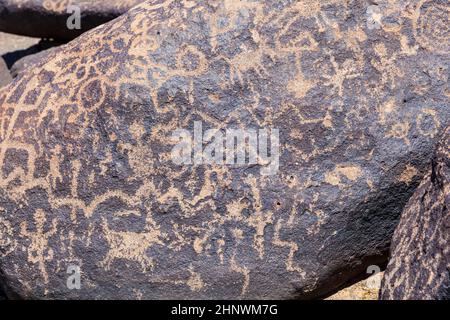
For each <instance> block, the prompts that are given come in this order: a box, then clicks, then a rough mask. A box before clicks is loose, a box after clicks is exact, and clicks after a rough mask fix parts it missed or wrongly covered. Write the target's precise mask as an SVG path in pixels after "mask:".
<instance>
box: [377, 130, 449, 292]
mask: <svg viewBox="0 0 450 320" xmlns="http://www.w3.org/2000/svg"><path fill="white" fill-rule="evenodd" d="M380 298H381V299H385V300H393V299H394V300H430V299H431V300H437V299H439V300H450V127H449V128H447V130H446V131H445V133H444V136H443V139H442V142H441V143H440V144H439V147H438V149H437V151H436V154H435V156H434V158H433V161H432V169H431V172H430V173H429V174H427V176H426V177H425V178H424V180H423V181H422V183H421V184H420V186H419V187H418V188H417V190H416V192H415V193H414V195H413V196H412V197H411V199H410V200H409V202H408V204H407V206H406V207H405V209H404V211H403V213H402V217H401V220H400V224H399V225H398V227H397V229H396V230H395V233H394V237H393V239H392V246H391V258H390V261H389V264H388V267H387V270H386V272H385V273H384V278H383V283H382V287H381V294H380Z"/></svg>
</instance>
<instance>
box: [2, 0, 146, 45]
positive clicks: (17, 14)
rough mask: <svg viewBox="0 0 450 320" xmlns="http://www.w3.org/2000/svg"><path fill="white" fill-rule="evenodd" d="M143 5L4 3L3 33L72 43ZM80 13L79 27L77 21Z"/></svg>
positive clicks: (118, 0) (129, 1)
mask: <svg viewBox="0 0 450 320" xmlns="http://www.w3.org/2000/svg"><path fill="white" fill-rule="evenodd" d="M141 2H143V0H0V31H3V32H8V33H14V34H20V35H24V36H29V37H38V38H54V39H65V40H70V39H74V38H76V37H77V36H79V35H80V34H82V33H83V32H86V31H87V30H90V29H92V28H95V27H97V26H99V25H101V24H103V23H105V22H108V21H110V20H112V19H115V18H117V17H118V16H120V15H121V14H123V13H125V12H127V11H128V10H129V9H131V8H132V7H133V6H135V5H137V4H139V3H141ZM78 10H79V11H78ZM78 13H79V16H80V17H81V19H80V24H79V25H77V24H76V23H75V20H73V18H75V17H77V16H78ZM18 21H20V23H18ZM68 22H69V23H68ZM68 25H69V26H70V28H69V27H68ZM78 27H79V28H78Z"/></svg>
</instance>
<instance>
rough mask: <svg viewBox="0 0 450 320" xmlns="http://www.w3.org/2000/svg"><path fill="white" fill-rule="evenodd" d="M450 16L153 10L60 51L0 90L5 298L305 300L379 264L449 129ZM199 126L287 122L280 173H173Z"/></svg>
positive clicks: (203, 7) (361, 5)
mask: <svg viewBox="0 0 450 320" xmlns="http://www.w3.org/2000/svg"><path fill="white" fill-rule="evenodd" d="M436 8H437V9H438V10H436ZM448 8H449V7H448V3H447V2H444V1H389V2H386V3H384V2H380V5H379V6H378V8H377V10H375V9H373V8H372V9H371V10H368V4H367V3H366V1H343V0H326V1H323V0H320V1H319V0H317V1H316V0H314V1H281V2H280V1H269V0H267V1H258V2H256V1H239V3H237V2H235V1H231V0H226V1H147V2H145V3H143V4H141V5H139V6H138V7H136V8H133V9H132V10H131V11H129V12H128V13H127V14H125V15H123V16H122V17H120V18H118V19H117V20H115V21H113V22H111V23H108V24H105V25H103V26H101V27H99V28H97V29H96V30H93V31H91V32H88V33H86V34H85V35H82V36H81V37H80V38H79V39H76V40H75V41H73V42H70V43H69V44H67V45H65V46H63V47H62V48H60V49H57V50H55V51H52V53H50V55H49V58H48V59H47V61H46V62H42V63H39V64H38V65H37V66H35V68H34V69H33V70H31V71H29V72H25V73H23V74H22V75H20V76H19V77H18V78H16V80H15V81H14V82H13V83H12V84H11V85H10V86H8V87H7V88H6V89H4V90H3V91H0V119H1V121H0V165H1V180H0V207H1V210H0V226H1V228H0V250H1V251H0V252H1V256H0V270H1V273H0V274H2V280H1V281H2V283H3V286H4V287H5V288H6V292H7V294H8V295H9V296H20V297H25V298H43V297H45V298H80V297H82V298H147V299H149V298H209V299H211V298H279V299H283V298H311V297H318V296H322V295H326V294H328V293H329V292H332V291H333V290H335V289H336V288H339V287H340V286H341V285H342V284H344V283H345V282H347V281H348V280H350V279H351V278H352V277H354V276H356V275H359V274H361V273H364V272H365V270H366V267H367V266H368V265H372V264H381V263H385V261H386V258H387V257H386V255H387V252H388V249H389V243H390V238H391V236H392V233H393V230H394V229H395V226H396V224H397V222H398V216H399V214H400V212H401V210H402V208H403V206H404V204H405V203H406V202H407V200H408V199H409V198H410V196H411V195H412V193H413V191H414V189H415V187H416V186H417V184H418V183H419V181H420V179H421V178H422V177H423V175H424V174H425V172H426V170H427V168H428V166H429V163H430V158H431V154H432V150H433V149H434V145H435V143H436V139H437V138H438V136H439V133H440V131H441V130H442V127H443V126H444V125H446V124H447V123H448V121H449V114H450V111H449V100H448V99H449V88H448V75H449V65H448V61H449V56H448V50H447V47H448V45H449V36H448V33H443V32H442V30H441V28H440V27H438V26H442V25H445V16H442V14H441V13H440V12H441V11H442V10H447V11H448ZM374 13H376V15H375V16H373V14H374ZM368 15H370V17H368ZM369 18H370V19H369ZM374 21H375V22H376V24H375V25H374ZM194 121H202V122H203V128H204V129H208V128H219V129H226V128H278V129H279V130H280V168H279V172H278V174H276V175H271V176H262V175H261V174H260V169H261V166H260V165H257V166H247V167H246V166H244V167H232V166H225V165H202V166H193V165H192V166H182V165H181V166H178V165H175V164H174V163H173V162H172V161H171V151H172V148H173V146H174V144H175V142H174V141H173V139H171V135H172V133H173V131H174V130H176V129H179V128H188V129H190V130H192V127H193V123H194ZM71 265H77V266H79V267H80V268H81V271H82V279H81V283H82V287H81V290H69V289H67V287H66V280H67V277H68V274H67V273H66V271H67V268H68V267H69V266H71Z"/></svg>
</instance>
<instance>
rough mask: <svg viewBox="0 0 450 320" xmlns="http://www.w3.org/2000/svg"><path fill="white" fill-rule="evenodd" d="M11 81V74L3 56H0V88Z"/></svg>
mask: <svg viewBox="0 0 450 320" xmlns="http://www.w3.org/2000/svg"><path fill="white" fill-rule="evenodd" d="M11 81H12V77H11V74H10V73H9V70H8V67H7V66H6V63H5V61H4V60H3V58H0V88H2V87H4V86H6V85H8V84H9V83H10V82H11Z"/></svg>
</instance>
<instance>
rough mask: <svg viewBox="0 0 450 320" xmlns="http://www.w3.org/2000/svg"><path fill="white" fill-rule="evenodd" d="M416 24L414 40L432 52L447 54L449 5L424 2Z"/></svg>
mask: <svg viewBox="0 0 450 320" xmlns="http://www.w3.org/2000/svg"><path fill="white" fill-rule="evenodd" d="M419 10H420V15H419V17H418V20H417V22H416V38H417V41H418V42H419V44H420V45H421V46H422V47H424V48H426V49H428V50H433V51H439V52H441V53H448V52H449V50H450V25H449V21H448V17H449V14H450V5H449V4H448V3H447V4H446V5H444V4H442V5H441V4H436V3H434V2H432V1H427V2H425V3H424V4H423V5H422V6H421V7H420V9H419Z"/></svg>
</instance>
